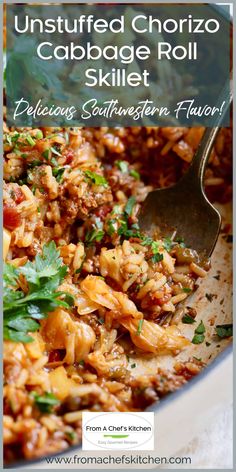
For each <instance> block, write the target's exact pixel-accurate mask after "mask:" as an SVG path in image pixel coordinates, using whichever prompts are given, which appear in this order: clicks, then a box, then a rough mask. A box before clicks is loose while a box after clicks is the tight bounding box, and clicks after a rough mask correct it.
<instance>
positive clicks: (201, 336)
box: [192, 334, 205, 344]
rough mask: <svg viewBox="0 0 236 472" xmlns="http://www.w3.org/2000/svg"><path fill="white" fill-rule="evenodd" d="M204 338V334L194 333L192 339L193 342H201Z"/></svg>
mask: <svg viewBox="0 0 236 472" xmlns="http://www.w3.org/2000/svg"><path fill="white" fill-rule="evenodd" d="M204 339H205V336H204V334H195V335H194V336H193V339H192V343H193V344H202V343H203V341H204Z"/></svg>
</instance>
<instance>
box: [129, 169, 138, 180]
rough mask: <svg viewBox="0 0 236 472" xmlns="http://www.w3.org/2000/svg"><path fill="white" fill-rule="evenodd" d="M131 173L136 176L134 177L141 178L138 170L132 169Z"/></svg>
mask: <svg viewBox="0 0 236 472" xmlns="http://www.w3.org/2000/svg"><path fill="white" fill-rule="evenodd" d="M130 175H131V176H132V177H134V179H136V180H140V173H139V172H138V171H137V170H135V169H131V170H130Z"/></svg>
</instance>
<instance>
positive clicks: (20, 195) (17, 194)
mask: <svg viewBox="0 0 236 472" xmlns="http://www.w3.org/2000/svg"><path fill="white" fill-rule="evenodd" d="M24 199H25V197H24V194H23V192H22V191H21V189H20V188H16V190H14V200H15V202H16V203H17V205H18V204H19V203H21V202H23V200H24Z"/></svg>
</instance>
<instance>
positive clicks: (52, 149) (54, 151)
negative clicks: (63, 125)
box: [50, 146, 61, 156]
mask: <svg viewBox="0 0 236 472" xmlns="http://www.w3.org/2000/svg"><path fill="white" fill-rule="evenodd" d="M50 149H51V152H52V153H53V154H56V156H61V153H60V152H59V151H58V149H57V148H56V147H55V146H54V147H51V148H50Z"/></svg>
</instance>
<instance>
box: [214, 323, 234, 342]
mask: <svg viewBox="0 0 236 472" xmlns="http://www.w3.org/2000/svg"><path fill="white" fill-rule="evenodd" d="M216 334H217V335H218V336H219V338H222V339H223V338H229V337H230V336H233V325H232V323H230V324H223V325H217V326H216Z"/></svg>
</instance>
